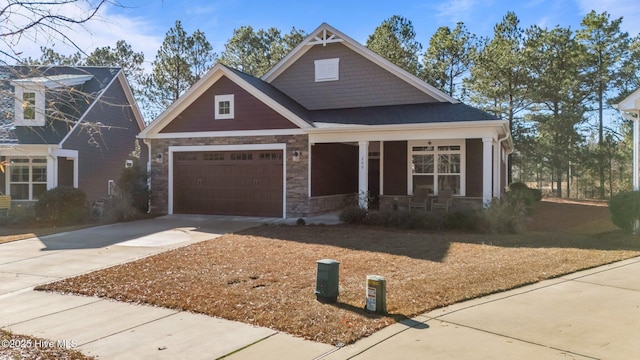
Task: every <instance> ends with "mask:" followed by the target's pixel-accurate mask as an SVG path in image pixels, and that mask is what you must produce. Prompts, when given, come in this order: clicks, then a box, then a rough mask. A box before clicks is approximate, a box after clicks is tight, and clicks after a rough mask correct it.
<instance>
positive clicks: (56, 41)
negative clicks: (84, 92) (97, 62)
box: [0, 1, 162, 62]
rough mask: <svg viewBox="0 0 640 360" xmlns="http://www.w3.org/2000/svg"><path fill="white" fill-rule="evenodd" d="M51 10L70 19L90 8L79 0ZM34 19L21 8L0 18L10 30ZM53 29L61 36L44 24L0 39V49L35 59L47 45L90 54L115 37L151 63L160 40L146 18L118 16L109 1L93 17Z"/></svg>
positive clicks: (70, 52) (114, 42)
mask: <svg viewBox="0 0 640 360" xmlns="http://www.w3.org/2000/svg"><path fill="white" fill-rule="evenodd" d="M54 11H55V13H57V14H64V16H66V17H69V18H73V19H80V18H86V17H87V16H88V14H90V11H91V9H90V8H89V7H88V5H87V3H86V2H84V1H82V2H77V3H72V4H67V5H64V6H58V7H57V8H55V9H54ZM33 18H34V15H33V14H32V13H29V12H26V11H25V10H24V9H21V10H20V11H18V12H13V13H11V14H10V15H7V17H6V18H5V19H1V20H3V22H5V24H8V25H9V26H10V27H11V28H12V29H17V28H21V27H24V26H25V25H26V24H28V22H29V21H30V20H31V19H33ZM9 26H8V27H7V28H9ZM56 30H57V31H59V32H60V33H62V34H63V35H61V34H60V33H56V32H55V31H51V30H46V29H45V28H43V27H36V28H34V29H32V30H29V31H27V32H25V33H23V34H22V35H21V36H19V37H15V36H14V37H12V38H10V39H9V41H10V42H8V41H7V40H6V39H4V40H5V42H4V43H3V42H0V51H7V52H9V53H17V54H19V56H20V57H21V58H26V57H33V58H38V57H40V54H41V53H40V47H41V46H45V47H50V48H53V49H54V50H55V51H57V52H59V53H61V54H65V55H68V54H72V53H75V52H77V51H78V48H79V49H81V50H82V51H84V52H86V53H90V52H92V51H93V50H95V48H97V47H104V46H111V47H113V46H115V44H116V42H117V41H118V40H125V41H126V42H127V43H129V44H130V45H131V47H132V48H133V50H134V51H136V52H143V53H144V54H145V60H146V61H147V62H151V61H153V59H154V57H155V53H156V51H157V49H158V48H159V47H160V44H161V43H162V38H161V37H159V36H158V35H157V34H155V33H154V31H153V30H154V29H153V28H152V26H151V25H150V24H149V23H148V22H147V21H146V20H144V19H143V18H140V17H127V16H124V15H119V14H118V13H117V12H116V11H115V9H114V8H113V6H112V5H109V4H107V5H105V6H103V7H102V8H100V10H99V11H98V13H97V14H96V15H95V16H94V17H93V18H92V19H90V20H89V21H87V22H85V23H83V24H71V25H69V24H62V25H60V26H59V27H58V28H57V29H56ZM3 31H5V30H3ZM7 61H8V62H12V61H11V60H7Z"/></svg>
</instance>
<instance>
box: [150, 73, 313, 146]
mask: <svg viewBox="0 0 640 360" xmlns="http://www.w3.org/2000/svg"><path fill="white" fill-rule="evenodd" d="M222 76H226V77H227V78H229V79H230V80H231V81H233V82H234V83H235V84H236V85H238V86H240V87H241V88H242V89H243V90H245V91H247V92H248V93H249V94H251V95H252V96H254V97H255V98H257V99H258V100H260V101H262V102H263V103H264V104H266V105H267V106H269V107H270V108H272V109H273V110H275V111H276V112H277V113H279V114H280V115H282V116H284V117H285V118H287V119H288V120H289V121H291V122H292V123H293V124H295V125H296V126H298V127H300V128H310V127H311V125H310V124H309V123H307V122H306V121H304V120H303V119H302V118H300V117H299V116H298V115H296V114H294V113H293V112H292V111H291V110H289V109H287V108H286V107H284V106H282V105H280V104H279V103H278V102H276V101H275V100H273V99H271V98H270V97H269V96H267V95H265V94H264V93H263V92H262V91H260V90H258V89H256V88H255V87H253V86H252V85H251V84H249V83H248V82H246V81H245V80H243V79H242V78H241V77H240V76H238V75H237V74H235V73H234V72H233V71H231V70H229V69H228V68H227V67H225V66H224V65H221V64H216V65H215V66H214V67H213V68H211V70H209V71H208V72H207V73H206V74H205V76H204V77H203V78H202V79H200V80H199V81H198V82H197V83H195V84H194V85H193V86H191V88H189V90H187V92H186V93H184V94H183V95H182V96H180V98H178V100H176V102H174V103H173V104H172V105H171V106H169V108H168V109H167V110H165V111H164V112H163V113H162V114H160V116H158V117H157V118H156V119H155V120H154V121H153V122H152V123H151V124H149V126H147V127H146V128H145V129H144V130H143V131H142V132H141V133H140V135H138V137H139V138H142V139H145V138H150V137H151V135H155V134H158V133H160V131H162V129H164V128H165V127H166V126H167V125H169V123H171V121H173V119H175V117H176V116H178V115H179V114H180V113H181V112H182V111H184V110H185V109H187V107H189V106H190V105H191V104H193V102H194V101H196V99H198V98H199V97H200V96H201V95H202V94H204V93H205V92H206V91H207V90H209V88H210V87H211V86H213V85H214V84H215V83H216V82H217V81H218V80H219V79H220V78H221V77H222Z"/></svg>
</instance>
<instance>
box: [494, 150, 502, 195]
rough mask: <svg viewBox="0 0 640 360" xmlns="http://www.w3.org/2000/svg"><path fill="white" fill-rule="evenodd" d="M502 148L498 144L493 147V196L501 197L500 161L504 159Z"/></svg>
mask: <svg viewBox="0 0 640 360" xmlns="http://www.w3.org/2000/svg"><path fill="white" fill-rule="evenodd" d="M500 148H501V146H499V145H498V143H496V145H495V146H494V147H493V195H494V196H496V197H500V165H501V164H500V160H501V159H502V156H501V155H502V151H500Z"/></svg>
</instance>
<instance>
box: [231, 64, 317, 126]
mask: <svg viewBox="0 0 640 360" xmlns="http://www.w3.org/2000/svg"><path fill="white" fill-rule="evenodd" d="M223 66H224V65H223ZM225 67H226V68H227V69H229V70H231V71H233V72H234V73H235V74H237V75H238V76H240V77H241V78H242V79H243V80H244V81H246V82H248V83H249V84H251V86H253V87H254V88H256V89H258V90H260V91H261V92H262V93H263V94H265V95H267V96H268V97H270V98H271V99H272V100H274V101H276V102H277V103H278V104H280V105H282V106H284V107H285V108H287V109H288V110H289V111H291V112H293V113H294V114H296V115H297V116H298V117H300V118H301V119H303V120H304V121H306V122H309V123H310V120H309V117H310V116H309V111H308V110H307V109H305V108H304V107H303V106H302V105H300V104H298V103H297V102H296V101H295V100H293V99H291V98H290V97H289V96H287V95H285V94H284V93H283V92H281V91H280V90H278V89H276V88H275V87H274V86H273V85H271V84H269V83H267V82H265V81H263V80H261V79H258V78H256V77H254V76H252V75H249V74H246V73H243V72H242V71H239V70H236V69H232V68H230V67H228V66H225Z"/></svg>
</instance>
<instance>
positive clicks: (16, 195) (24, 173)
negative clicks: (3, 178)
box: [7, 157, 47, 200]
mask: <svg viewBox="0 0 640 360" xmlns="http://www.w3.org/2000/svg"><path fill="white" fill-rule="evenodd" d="M7 168H8V169H9V193H10V194H11V198H12V199H13V200H36V199H38V197H39V196H40V195H41V194H42V193H44V192H45V191H47V159H46V158H25V157H16V158H11V160H10V166H8V167H7Z"/></svg>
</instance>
